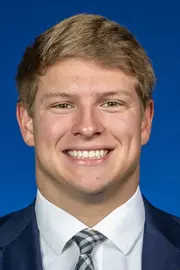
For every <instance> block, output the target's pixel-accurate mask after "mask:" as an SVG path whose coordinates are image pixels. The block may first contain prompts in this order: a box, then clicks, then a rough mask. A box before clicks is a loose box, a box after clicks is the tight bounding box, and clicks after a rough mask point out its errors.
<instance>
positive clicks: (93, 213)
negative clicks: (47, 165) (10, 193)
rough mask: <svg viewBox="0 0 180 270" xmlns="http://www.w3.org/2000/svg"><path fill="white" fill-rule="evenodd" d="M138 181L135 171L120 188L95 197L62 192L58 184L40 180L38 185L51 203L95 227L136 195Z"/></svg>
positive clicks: (108, 190) (137, 173)
mask: <svg viewBox="0 0 180 270" xmlns="http://www.w3.org/2000/svg"><path fill="white" fill-rule="evenodd" d="M39 179H42V178H41V177H40V178H39ZM138 179H139V172H138V171H135V173H134V174H133V175H132V176H131V177H130V178H129V179H128V180H126V181H123V183H121V184H120V185H119V187H117V185H116V186H114V187H113V188H111V189H110V188H107V189H106V190H104V191H103V192H101V193H100V194H93V195H87V194H86V195H82V194H79V193H78V192H77V191H75V190H72V191H71V192H69V190H68V191H66V190H65V189H63V190H62V188H61V187H59V186H58V184H57V182H53V181H51V182H50V181H41V182H40V181H38V178H37V185H38V188H39V190H40V192H41V194H42V195H43V196H44V197H45V198H46V199H47V200H48V201H49V202H51V203H52V204H54V205H56V206H57V207H59V208H61V209H63V210H65V211H66V212H68V213H69V214H71V215H73V216H74V217H76V218H77V219H79V220H80V221H81V222H82V223H84V224H85V225H87V226H88V227H93V226H94V225H96V224H97V223H99V222H100V221H101V220H102V219H103V218H105V217H106V216H107V215H108V214H110V213H111V212H112V211H113V210H114V209H116V208H117V207H119V206H121V205H123V204H124V203H125V202H127V201H128V200H129V199H130V198H131V197H132V196H133V195H134V193H135V192H136V190H137V187H138V182H139V181H138ZM80 195H81V196H80Z"/></svg>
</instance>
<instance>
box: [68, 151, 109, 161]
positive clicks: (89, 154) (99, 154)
mask: <svg viewBox="0 0 180 270" xmlns="http://www.w3.org/2000/svg"><path fill="white" fill-rule="evenodd" d="M108 152H109V150H105V149H101V150H91V151H81V150H71V151H67V154H68V155H69V156H71V157H73V158H77V159H100V158H103V157H105V156H106V155H107V154H108Z"/></svg>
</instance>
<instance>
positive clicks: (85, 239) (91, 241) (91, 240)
mask: <svg viewBox="0 0 180 270" xmlns="http://www.w3.org/2000/svg"><path fill="white" fill-rule="evenodd" d="M105 238H106V237H105V236H104V235H103V234H101V233H100V232H98V231H94V230H90V229H85V230H82V231H80V232H78V233H77V234H76V235H75V236H74V237H73V238H72V239H73V240H74V241H75V242H76V244H77V245H78V247H79V249H80V253H81V254H89V255H90V254H91V252H92V250H93V248H94V247H95V246H96V245H97V244H98V243H100V242H101V241H103V240H104V239H105Z"/></svg>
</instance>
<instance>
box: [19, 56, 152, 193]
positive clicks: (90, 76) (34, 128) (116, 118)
mask: <svg viewBox="0 0 180 270" xmlns="http://www.w3.org/2000/svg"><path fill="white" fill-rule="evenodd" d="M152 116H153V104H152V102H150V103H148V105H147V107H146V109H145V111H144V114H143V115H142V114H141V107H140V101H139V98H138V96H137V94H136V91H135V81H134V80H133V79H132V78H131V77H128V76H126V75H125V74H124V73H123V72H121V71H119V70H112V69H111V70H110V69H103V68H102V67H100V66H98V65H97V64H95V63H93V62H89V61H85V60H80V59H69V60H65V61H63V62H61V63H58V64H56V65H54V66H52V67H51V68H49V70H48V71H47V73H46V74H45V75H44V76H42V77H41V80H40V83H39V88H38V92H37V96H36V100H35V104H34V117H33V119H31V118H30V117H29V116H28V115H27V112H26V110H24V109H22V108H21V110H20V111H19V116H18V120H19V123H20V127H21V131H22V134H23V137H24V140H25V142H26V143H27V144H28V145H30V146H35V152H36V170H37V177H38V178H39V179H37V180H38V181H39V182H42V183H43V182H44V183H46V186H47V185H48V182H49V183H50V182H51V181H52V180H53V181H55V182H56V184H58V185H59V188H61V189H63V188H66V189H67V188H70V189H71V190H72V189H74V190H76V191H78V192H80V193H82V194H98V193H100V192H102V191H103V190H106V189H110V188H111V187H112V186H117V187H118V186H119V184H120V183H121V182H123V181H125V180H127V181H128V177H130V175H132V174H133V173H134V175H135V173H136V172H137V170H138V166H139V156H140V150H141V145H143V144H145V143H146V142H147V141H148V139H149V135H150V129H151V122H152Z"/></svg>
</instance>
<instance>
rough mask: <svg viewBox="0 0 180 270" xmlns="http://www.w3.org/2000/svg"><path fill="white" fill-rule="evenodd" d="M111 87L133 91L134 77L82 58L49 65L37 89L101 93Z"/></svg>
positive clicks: (43, 90)
mask: <svg viewBox="0 0 180 270" xmlns="http://www.w3.org/2000/svg"><path fill="white" fill-rule="evenodd" d="M112 89H118V90H126V91H130V92H133V91H134V92H135V80H134V78H132V77H130V76H127V75H125V74H124V73H123V72H122V71H121V70H118V69H107V68H103V67H101V66H99V65H98V64H96V63H94V62H92V61H87V60H83V59H68V60H64V61H61V62H59V63H57V64H55V65H53V66H52V67H50V68H49V69H48V70H47V72H46V74H45V75H44V76H42V77H41V78H40V82H39V90H40V92H41V93H42V94H43V93H44V94H45V93H48V92H57V91H59V92H61V91H63V92H64V91H67V92H79V93H80V94H82V93H86V92H89V91H90V92H91V93H97V92H99V93H101V92H105V91H110V90H112Z"/></svg>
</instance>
